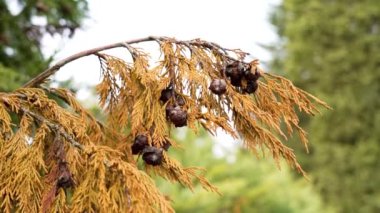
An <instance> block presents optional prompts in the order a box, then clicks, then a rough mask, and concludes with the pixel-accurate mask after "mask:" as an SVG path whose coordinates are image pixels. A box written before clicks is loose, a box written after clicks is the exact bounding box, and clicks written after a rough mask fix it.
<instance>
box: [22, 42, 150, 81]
mask: <svg viewBox="0 0 380 213" xmlns="http://www.w3.org/2000/svg"><path fill="white" fill-rule="evenodd" d="M153 40H156V38H155V37H153V36H149V37H145V38H140V39H135V40H130V41H124V42H117V43H114V44H109V45H105V46H101V47H97V48H93V49H89V50H85V51H82V52H79V53H77V54H74V55H71V56H69V57H67V58H64V59H62V60H60V61H58V62H57V63H56V64H54V65H53V66H51V67H50V68H48V69H46V70H45V71H43V72H42V73H40V74H39V75H37V76H36V77H34V78H33V79H31V80H30V81H28V82H27V83H26V84H24V85H23V87H34V86H37V85H39V84H41V83H42V82H43V81H44V80H46V79H47V78H48V77H50V76H51V75H53V74H55V73H56V72H57V71H58V70H59V69H60V68H61V67H63V66H65V65H66V64H68V63H70V62H72V61H75V60H77V59H79V58H82V57H85V56H89V55H93V54H96V53H98V52H100V51H104V50H109V49H113V48H117V47H125V44H135V43H140V42H145V41H153Z"/></svg>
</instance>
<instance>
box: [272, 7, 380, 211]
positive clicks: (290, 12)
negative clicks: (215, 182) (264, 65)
mask: <svg viewBox="0 0 380 213" xmlns="http://www.w3.org/2000/svg"><path fill="white" fill-rule="evenodd" d="M273 23H274V24H275V25H276V26H277V30H278V32H279V34H280V36H281V38H282V40H281V43H282V44H283V46H282V47H283V51H280V52H277V53H280V54H277V58H276V60H275V61H274V64H275V69H276V70H279V67H281V68H282V70H284V73H286V75H287V76H288V77H289V78H290V79H292V80H294V81H295V82H296V84H297V85H300V86H301V87H303V88H307V89H308V90H310V91H312V92H313V93H315V94H317V95H318V96H321V97H323V98H325V99H326V100H327V102H328V103H329V104H331V105H332V107H333V108H334V110H333V111H331V112H328V113H326V115H324V116H323V117H319V118H316V119H313V120H311V121H310V120H308V119H306V118H303V119H302V120H303V122H305V123H307V124H308V127H307V128H308V129H309V131H310V132H311V134H310V138H311V141H312V143H311V144H313V146H312V148H311V153H312V157H311V158H310V157H306V158H302V159H303V162H306V168H307V170H308V171H310V172H311V173H312V177H313V182H314V183H315V185H316V186H317V187H318V189H319V191H320V193H321V194H322V195H323V197H324V200H325V201H326V202H327V203H328V204H330V205H333V206H335V207H336V208H337V209H338V211H339V212H379V211H380V200H379V199H380V190H379V189H380V179H379V177H380V170H379V168H380V160H379V156H380V131H379V129H380V98H379V94H380V84H379V82H380V55H379V54H378V53H379V51H380V2H379V1H373V0H364V1H299V0H284V1H283V3H282V5H281V6H280V7H279V8H278V10H277V11H275V13H274V14H273ZM277 50H278V49H277ZM299 155H300V156H302V153H299Z"/></svg>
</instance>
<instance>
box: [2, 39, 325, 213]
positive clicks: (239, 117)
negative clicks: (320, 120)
mask: <svg viewBox="0 0 380 213" xmlns="http://www.w3.org/2000/svg"><path fill="white" fill-rule="evenodd" d="M142 41H154V42H157V43H158V46H159V49H160V51H161V56H160V58H159V59H157V60H156V62H155V61H152V60H151V58H150V57H149V56H148V54H147V53H145V52H144V50H142V49H139V48H137V47H134V46H131V45H130V44H128V43H121V45H120V46H121V47H124V48H125V49H127V50H128V51H129V53H130V56H131V59H132V60H131V61H124V60H122V59H120V58H117V57H115V56H111V55H108V54H105V53H100V52H99V51H96V52H94V54H95V55H96V56H97V57H98V58H99V61H100V67H101V72H102V80H101V82H100V83H99V84H98V85H97V86H96V91H97V93H98V95H99V105H100V107H101V108H102V109H103V110H104V113H105V114H106V117H107V121H106V122H105V124H102V123H101V122H99V121H97V120H96V118H94V116H92V115H91V114H90V112H89V111H88V110H87V109H85V108H83V107H82V105H81V104H80V103H79V102H78V101H77V100H76V99H75V96H74V95H73V94H72V93H71V92H70V91H69V90H67V89H64V88H48V87H44V86H41V85H39V84H37V85H35V86H38V87H36V88H30V87H28V88H20V89H18V90H16V91H14V92H10V93H0V162H1V163H0V171H1V173H0V211H1V212H14V211H22V212H173V211H174V210H173V209H172V207H171V206H170V201H169V199H167V198H166V196H164V195H162V194H161V193H160V192H159V191H158V189H157V188H156V187H155V185H154V182H153V181H152V179H151V178H150V175H152V174H155V175H159V176H162V177H163V178H165V179H167V180H169V181H173V182H179V183H180V184H182V185H183V186H185V187H188V188H189V189H190V190H192V188H193V182H194V179H195V180H197V181H199V182H200V183H201V185H202V186H203V187H204V188H205V189H206V190H209V191H212V192H217V193H219V192H218V190H217V189H216V188H215V187H214V186H212V185H211V184H210V183H209V182H208V181H207V180H206V179H205V178H204V177H203V175H202V174H203V173H204V171H203V170H202V169H200V168H197V167H189V168H183V167H182V166H181V164H180V163H179V162H178V161H176V160H175V159H171V158H170V157H169V154H168V153H166V151H167V149H168V148H169V147H170V146H172V147H173V148H176V147H178V145H177V144H176V141H174V140H173V139H172V138H171V137H170V135H171V129H172V128H173V127H174V126H179V125H178V124H176V123H175V120H173V118H172V117H171V115H170V111H169V113H168V109H171V108H170V107H172V108H173V107H177V108H178V110H179V111H177V112H179V113H182V115H185V119H186V120H185V121H186V122H185V125H187V126H188V127H189V128H191V129H192V130H193V131H198V130H199V128H200V127H203V128H204V129H206V130H207V131H208V132H209V133H211V134H215V133H216V131H217V130H218V129H221V130H224V131H225V132H226V133H228V134H230V135H231V136H233V137H234V138H240V139H242V140H243V141H244V144H245V146H246V147H247V148H248V149H249V150H251V151H252V152H254V153H257V152H258V151H259V150H262V149H264V147H265V149H268V150H270V152H271V154H272V156H273V158H274V159H275V160H276V161H277V162H279V161H280V159H281V158H282V159H285V160H286V161H287V162H288V163H289V165H290V166H292V167H295V168H296V169H297V170H298V171H299V172H300V173H302V174H303V175H306V174H305V172H304V171H303V170H302V168H301V166H300V165H299V163H298V162H297V160H296V157H295V155H294V153H293V150H292V149H291V148H289V147H287V146H286V145H285V144H284V143H283V142H282V141H281V140H287V139H288V138H289V137H292V135H293V132H294V131H296V132H297V133H298V135H299V137H300V138H301V141H302V142H303V144H304V145H305V147H306V148H307V137H306V132H305V131H304V130H303V129H302V128H301V127H300V126H299V118H298V114H297V111H296V109H295V108H298V111H301V112H304V113H306V114H310V115H314V114H316V113H318V112H319V111H318V109H317V107H316V105H320V106H323V107H326V108H329V107H328V106H327V104H326V103H324V102H322V101H320V100H319V99H317V98H316V97H314V96H312V95H310V94H309V93H307V92H305V91H303V90H301V89H299V88H297V87H295V86H294V85H293V84H292V83H291V82H290V81H289V80H287V79H285V78H283V77H280V76H276V75H274V74H270V73H264V72H263V71H262V70H261V68H260V67H259V64H258V61H257V60H254V61H252V62H244V61H243V60H244V57H245V55H246V53H244V52H242V51H240V50H229V49H225V48H222V47H220V46H219V45H217V44H215V43H212V42H206V41H202V40H199V39H196V40H190V41H178V40H175V39H172V38H166V37H149V38H148V39H146V40H140V42H142ZM137 42H139V41H136V43H137ZM84 55H88V53H85V54H83V56H84ZM74 58H75V57H74ZM76 58H79V56H78V57H76ZM63 64H64V63H63ZM231 64H238V65H239V66H240V67H241V68H239V69H244V70H245V71H244V72H248V74H252V75H256V76H261V77H262V78H260V79H259V80H258V81H257V82H258V89H257V90H256V91H253V92H254V93H253V94H252V92H247V91H248V90H247V89H246V88H247V87H248V86H247V85H248V84H250V83H252V82H249V81H248V80H246V79H244V78H243V79H242V80H241V82H238V84H237V83H236V82H233V79H232V78H231V79H230V78H229V77H228V76H227V75H228V74H227V71H226V67H228V66H231ZM60 66H63V65H60ZM58 68H59V67H58ZM48 71H49V72H50V71H51V70H48ZM248 74H246V75H248ZM257 78H258V77H257ZM214 79H223V80H225V82H226V85H225V87H226V92H225V93H224V94H221V95H216V94H214V93H213V91H212V90H211V89H210V83H211V82H212V81H213V80H214ZM247 79H248V77H247ZM256 80H257V79H255V81H256ZM41 82H42V81H41ZM240 83H241V84H240ZM165 91H166V92H168V91H169V93H167V95H168V97H169V98H167V100H165V97H164V98H163V97H162V96H163V93H164V92H165ZM58 100H59V101H58ZM181 125H182V124H181ZM139 135H140V136H143V137H145V139H144V140H146V143H147V144H144V147H151V149H150V151H149V149H145V148H144V149H142V148H141V149H142V151H141V150H137V151H136V150H134V149H136V147H135V148H133V147H132V148H131V145H132V144H134V143H135V144H136V143H137V142H138V141H137V142H136V140H137V139H136V138H137V136H139ZM140 142H141V141H140ZM141 143H143V142H141ZM144 143H145V142H144ZM132 152H138V154H139V155H138V156H140V155H142V156H143V157H142V158H143V160H141V161H145V166H144V169H139V167H138V161H139V159H141V158H135V157H133V155H132ZM149 152H151V153H149ZM152 153H153V154H152ZM135 154H136V153H135ZM149 154H150V155H151V156H148V155H149ZM157 156H158V157H161V158H162V159H161V158H159V159H160V160H157ZM152 162H153V163H152ZM149 164H151V165H149Z"/></svg>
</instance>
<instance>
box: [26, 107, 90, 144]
mask: <svg viewBox="0 0 380 213" xmlns="http://www.w3.org/2000/svg"><path fill="white" fill-rule="evenodd" d="M20 109H21V111H22V112H23V113H26V114H28V115H30V116H31V117H33V118H34V119H36V120H37V121H39V122H41V123H45V124H46V125H47V126H48V127H49V128H50V129H51V130H53V131H55V132H57V133H59V134H60V135H62V136H63V137H64V138H65V139H66V140H67V141H68V142H69V143H70V144H71V145H73V146H74V147H76V148H78V149H80V150H83V149H84V147H83V145H82V144H80V143H78V142H77V141H76V140H75V139H74V138H73V137H72V136H71V135H70V134H68V133H67V132H66V131H65V130H63V128H62V127H61V126H59V125H58V124H55V123H53V122H51V121H49V120H48V119H46V118H44V117H43V116H42V115H39V114H37V113H35V112H32V111H30V110H28V109H26V108H25V107H21V108H20Z"/></svg>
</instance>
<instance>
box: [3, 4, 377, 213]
mask: <svg viewBox="0 0 380 213" xmlns="http://www.w3.org/2000/svg"><path fill="white" fill-rule="evenodd" d="M148 35H165V36H171V37H176V38H178V39H192V38H202V39H205V40H210V41H214V42H216V43H219V44H220V45H222V46H225V47H229V48H241V49H242V50H244V51H247V52H250V53H251V55H250V56H249V57H250V58H249V59H253V58H259V59H260V60H261V61H262V66H263V67H264V68H265V69H266V70H267V71H268V72H276V73H278V74H281V75H284V76H286V77H287V78H289V79H291V80H292V81H294V83H295V84H296V85H297V86H299V87H301V88H302V89H305V90H307V91H309V92H311V93H312V94H315V95H316V96H318V97H320V98H322V99H323V100H325V101H326V102H328V103H329V104H330V105H331V106H332V107H333V108H334V110H332V111H323V114H322V115H317V116H315V117H314V118H311V119H309V118H306V117H303V116H302V115H300V116H301V120H302V126H303V127H305V128H306V129H307V131H308V132H309V138H310V143H311V144H310V146H311V147H310V153H309V154H306V153H305V151H304V149H303V148H302V146H301V144H300V143H299V141H298V138H294V139H291V140H289V141H287V142H286V143H287V144H288V145H289V146H291V147H293V148H294V149H295V151H296V154H297V157H298V159H299V161H300V163H301V164H302V165H303V167H304V169H305V170H306V171H308V173H309V176H310V181H306V180H305V179H304V178H303V177H301V176H300V175H299V174H297V173H295V172H294V171H293V170H292V169H291V168H288V167H287V166H286V165H285V164H284V165H283V166H282V167H281V170H279V169H278V168H277V167H276V166H275V163H274V162H273V161H272V160H271V159H270V158H269V157H267V158H266V157H263V156H260V158H256V157H254V156H253V155H252V154H251V153H247V151H245V150H244V149H243V148H242V147H241V146H240V144H239V141H233V140H232V139H231V138H228V137H226V135H224V134H223V132H220V133H219V134H218V136H217V137H210V136H209V135H207V134H205V133H199V134H198V135H194V134H193V133H191V132H189V131H187V130H186V129H181V130H180V131H177V132H176V133H175V135H174V137H176V138H177V140H178V141H180V142H181V145H182V146H183V149H182V150H173V149H172V150H170V151H169V154H170V155H173V156H175V157H176V158H177V159H179V160H181V162H183V164H184V165H186V166H194V165H195V166H201V167H204V168H205V169H206V171H207V172H206V177H208V179H209V180H210V181H211V182H212V183H214V184H215V185H216V186H217V187H219V189H220V191H221V192H222V193H223V195H222V196H219V195H217V194H212V193H209V192H206V191H204V190H203V189H202V188H201V187H200V186H199V185H197V187H195V189H194V192H191V191H189V190H188V189H185V188H183V187H182V186H180V185H177V184H172V183H167V182H165V181H163V180H161V179H158V178H157V184H158V186H159V187H160V188H161V190H162V191H163V192H164V193H165V194H167V195H169V196H170V198H171V199H172V200H173V205H174V207H175V209H176V210H177V211H178V212H274V213H277V212H306V213H309V212H353V213H356V212H360V213H361V212H364V213H367V212H368V213H372V212H374V213H375V212H380V54H379V53H380V1H378V0H350V1H349V0H345V1H344V0H309V1H301V0H282V1H281V0H270V1H258V0H253V1H252V0H251V1H249V0H235V1H227V0H221V1H201V0H192V1H189V0H183V1H174V0H160V1H154V0H141V1H122V0H108V1H95V0H88V1H86V0H66V1H52V0H0V92H1V91H11V90H14V89H16V88H17V87H20V86H21V85H22V84H23V83H25V82H26V81H27V80H29V79H30V78H32V77H33V76H35V75H36V74H37V73H39V72H41V71H42V70H44V69H45V68H46V67H48V66H49V64H52V63H54V61H57V60H59V59H62V58H64V57H66V56H68V55H71V54H74V53H75V52H78V51H80V50H84V49H88V48H91V47H95V46H99V45H104V44H108V43H112V42H117V41H122V40H128V39H134V38H139V37H145V36H148ZM146 48H148V49H149V48H150V47H146ZM149 50H150V51H151V52H155V51H157V50H156V49H154V48H152V49H149ZM114 54H122V52H118V51H115V52H114ZM99 80H100V74H99V67H98V63H97V60H96V58H91V57H88V58H85V59H83V60H80V61H77V62H74V63H72V64H70V65H68V66H65V67H64V68H63V69H62V70H61V71H60V72H59V73H58V74H56V75H55V76H54V78H53V80H52V82H51V84H52V85H53V86H54V85H55V86H58V85H60V86H68V87H70V88H72V90H73V91H75V92H76V94H77V97H78V98H79V99H80V100H81V101H82V102H83V103H84V104H85V105H86V106H87V107H90V108H92V109H93V112H94V113H95V114H96V115H98V116H101V113H100V112H101V111H100V110H99V109H98V108H97V107H96V100H97V98H96V96H94V93H93V86H94V85H95V84H96V83H97V82H98V81H99Z"/></svg>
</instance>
